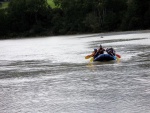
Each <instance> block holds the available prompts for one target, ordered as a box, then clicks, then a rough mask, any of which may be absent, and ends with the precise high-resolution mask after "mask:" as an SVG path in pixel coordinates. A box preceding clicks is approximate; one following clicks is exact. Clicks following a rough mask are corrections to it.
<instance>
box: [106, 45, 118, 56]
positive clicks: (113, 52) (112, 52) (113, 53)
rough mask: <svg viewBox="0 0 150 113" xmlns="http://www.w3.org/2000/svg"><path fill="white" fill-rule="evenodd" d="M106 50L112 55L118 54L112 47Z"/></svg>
mask: <svg viewBox="0 0 150 113" xmlns="http://www.w3.org/2000/svg"><path fill="white" fill-rule="evenodd" d="M106 52H107V53H108V54H109V55H111V56H115V55H116V51H115V50H114V49H113V48H112V47H111V48H107V49H106Z"/></svg>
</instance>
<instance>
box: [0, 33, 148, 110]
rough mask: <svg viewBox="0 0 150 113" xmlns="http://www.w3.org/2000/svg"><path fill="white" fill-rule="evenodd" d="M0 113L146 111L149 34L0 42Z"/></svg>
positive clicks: (104, 34) (73, 36)
mask: <svg viewBox="0 0 150 113" xmlns="http://www.w3.org/2000/svg"><path fill="white" fill-rule="evenodd" d="M100 44H102V46H103V47H104V48H107V47H113V48H115V50H116V52H117V53H118V54H119V55H121V59H120V60H119V61H110V62H93V63H90V62H89V60H90V59H85V58H84V57H85V56H86V55H88V54H90V53H91V52H92V51H93V49H94V48H98V47H99V45H100ZM0 113H150V31H136V32H117V33H101V34H100V33H99V34H86V35H70V36H51V37H44V38H42V37H38V38H30V39H29V38H28V39H7V40H1V41H0Z"/></svg>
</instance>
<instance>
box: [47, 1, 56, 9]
mask: <svg viewBox="0 0 150 113" xmlns="http://www.w3.org/2000/svg"><path fill="white" fill-rule="evenodd" d="M47 3H48V4H49V5H50V6H51V7H52V8H55V4H54V2H53V0H47Z"/></svg>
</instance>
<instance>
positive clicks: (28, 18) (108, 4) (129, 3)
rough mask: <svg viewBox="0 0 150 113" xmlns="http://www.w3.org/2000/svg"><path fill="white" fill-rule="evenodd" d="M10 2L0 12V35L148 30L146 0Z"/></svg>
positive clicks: (149, 3)
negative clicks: (51, 3) (51, 2)
mask: <svg viewBox="0 0 150 113" xmlns="http://www.w3.org/2000/svg"><path fill="white" fill-rule="evenodd" d="M53 1H54V3H55V6H56V7H54V8H51V7H50V6H49V5H48V4H47V0H11V1H10V3H9V6H8V8H7V9H0V36H5V35H6V36H7V35H8V34H18V35H19V34H20V33H21V34H22V33H23V34H24V33H25V34H27V35H29V36H30V35H33V34H35V35H41V34H42V33H43V34H44V35H46V34H53V35H59V34H74V33H96V32H105V31H119V30H137V29H149V28H150V21H149V20H150V1H149V0H53Z"/></svg>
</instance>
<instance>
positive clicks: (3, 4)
mask: <svg viewBox="0 0 150 113" xmlns="http://www.w3.org/2000/svg"><path fill="white" fill-rule="evenodd" d="M8 3H9V2H3V3H2V6H1V7H0V9H5V8H7V7H8Z"/></svg>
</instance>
